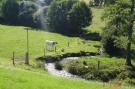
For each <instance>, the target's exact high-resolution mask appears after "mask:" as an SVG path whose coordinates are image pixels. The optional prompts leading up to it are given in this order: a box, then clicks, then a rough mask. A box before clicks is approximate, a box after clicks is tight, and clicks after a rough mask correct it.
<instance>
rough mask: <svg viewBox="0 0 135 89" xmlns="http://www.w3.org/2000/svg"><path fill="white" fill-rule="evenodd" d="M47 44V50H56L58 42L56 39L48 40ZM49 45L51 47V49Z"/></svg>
mask: <svg viewBox="0 0 135 89" xmlns="http://www.w3.org/2000/svg"><path fill="white" fill-rule="evenodd" d="M45 44H46V50H47V51H54V49H55V45H56V44H58V43H57V42H56V41H50V40H46V42H45ZM49 47H51V49H50V48H49Z"/></svg>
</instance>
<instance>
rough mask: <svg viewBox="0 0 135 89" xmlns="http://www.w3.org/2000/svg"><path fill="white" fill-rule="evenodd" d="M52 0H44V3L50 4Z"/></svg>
mask: <svg viewBox="0 0 135 89" xmlns="http://www.w3.org/2000/svg"><path fill="white" fill-rule="evenodd" d="M52 1H53V0H44V2H45V4H46V5H50V4H51V2H52Z"/></svg>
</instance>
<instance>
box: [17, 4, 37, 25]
mask: <svg viewBox="0 0 135 89" xmlns="http://www.w3.org/2000/svg"><path fill="white" fill-rule="evenodd" d="M36 11H37V7H36V6H35V5H34V4H33V3H32V2H29V3H24V2H21V3H20V10H19V16H18V17H19V23H20V24H21V25H24V26H32V27H34V26H36V24H35V21H34V13H35V12H36Z"/></svg>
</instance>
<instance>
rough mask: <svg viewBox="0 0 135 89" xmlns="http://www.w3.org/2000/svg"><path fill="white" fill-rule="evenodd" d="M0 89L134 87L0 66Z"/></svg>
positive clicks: (122, 88) (125, 88) (130, 88)
mask: <svg viewBox="0 0 135 89" xmlns="http://www.w3.org/2000/svg"><path fill="white" fill-rule="evenodd" d="M0 89H134V87H126V86H123V87H111V86H109V84H106V86H104V87H103V83H98V82H87V81H83V80H72V79H65V78H60V77H54V76H50V75H48V74H46V73H45V74H44V73H40V72H31V71H27V70H22V69H17V68H12V67H10V68H8V67H6V68H5V67H2V66H0Z"/></svg>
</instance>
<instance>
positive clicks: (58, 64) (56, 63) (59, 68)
mask: <svg viewBox="0 0 135 89" xmlns="http://www.w3.org/2000/svg"><path fill="white" fill-rule="evenodd" d="M55 69H57V70H62V69H63V65H62V64H61V63H60V62H55Z"/></svg>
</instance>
